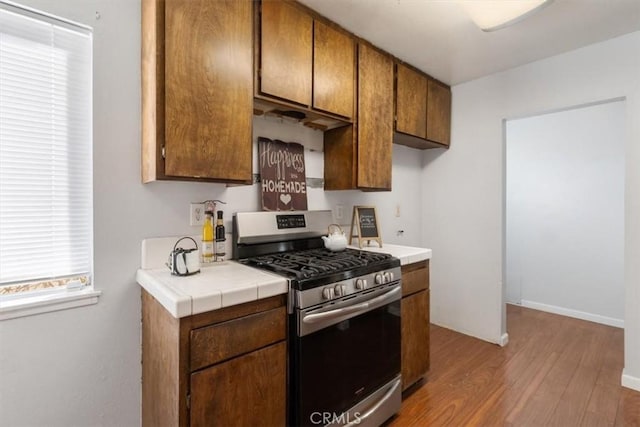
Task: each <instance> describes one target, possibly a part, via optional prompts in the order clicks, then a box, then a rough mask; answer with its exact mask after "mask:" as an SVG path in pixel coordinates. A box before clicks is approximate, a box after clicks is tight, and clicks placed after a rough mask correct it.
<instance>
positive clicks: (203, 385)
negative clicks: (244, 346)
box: [190, 341, 287, 427]
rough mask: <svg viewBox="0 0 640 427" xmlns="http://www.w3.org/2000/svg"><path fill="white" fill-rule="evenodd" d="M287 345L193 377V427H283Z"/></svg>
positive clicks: (254, 353) (274, 347)
mask: <svg viewBox="0 0 640 427" xmlns="http://www.w3.org/2000/svg"><path fill="white" fill-rule="evenodd" d="M286 357H287V355H286V344H285V342H284V341H283V342H280V343H278V344H274V345H271V346H269V347H265V348H263V349H261V350H256V351H253V352H251V353H248V354H246V355H244V356H241V357H237V358H235V359H231V360H229V361H227V362H224V363H220V364H218V365H215V366H212V367H210V368H207V369H204V370H201V371H198V372H195V373H193V374H191V416H190V419H191V424H190V425H191V427H200V426H258V425H259V426H279V427H281V426H284V425H285V422H286V371H285V366H286Z"/></svg>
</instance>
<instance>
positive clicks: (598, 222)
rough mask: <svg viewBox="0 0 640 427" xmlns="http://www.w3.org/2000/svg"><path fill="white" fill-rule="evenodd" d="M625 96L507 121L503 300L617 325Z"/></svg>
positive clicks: (620, 285)
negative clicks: (612, 100) (614, 99)
mask: <svg viewBox="0 0 640 427" xmlns="http://www.w3.org/2000/svg"><path fill="white" fill-rule="evenodd" d="M624 114H625V104H624V102H620V101H618V102H610V103H605V104H598V105H591V106H585V107H582V108H577V109H571V110H567V111H560V112H555V113H550V114H544V115H540V116H535V117H528V118H524V119H517V120H509V121H507V123H506V138H507V139H506V162H507V171H506V172H507V174H506V190H507V191H506V233H507V234H506V239H507V240H506V251H507V252H506V266H505V268H506V296H505V299H506V301H507V302H512V303H516V304H523V305H524V306H526V307H532V308H538V309H543V310H547V311H553V312H556V313H559V314H566V315H572V316H574V317H580V318H583V319H586V320H591V321H597V322H601V323H606V324H609V325H614V326H622V324H623V319H624Z"/></svg>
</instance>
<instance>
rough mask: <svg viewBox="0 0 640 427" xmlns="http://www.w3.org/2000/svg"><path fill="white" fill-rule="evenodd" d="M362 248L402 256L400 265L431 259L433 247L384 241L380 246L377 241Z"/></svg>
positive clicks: (353, 247)
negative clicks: (418, 246)
mask: <svg viewBox="0 0 640 427" xmlns="http://www.w3.org/2000/svg"><path fill="white" fill-rule="evenodd" d="M349 248H352V249H359V248H358V247H357V246H354V245H351V246H349ZM361 249H362V250H363V251H370V252H379V253H383V254H390V255H392V256H394V257H396V258H400V265H407V264H413V263H414V262H420V261H424V260H427V259H431V249H426V248H416V247H413V246H400V245H391V244H389V243H383V244H382V247H379V246H378V244H377V243H374V242H371V244H370V245H369V246H366V245H365V246H363V247H362V248H361Z"/></svg>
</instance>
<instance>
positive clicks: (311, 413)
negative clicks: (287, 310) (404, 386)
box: [290, 282, 402, 425]
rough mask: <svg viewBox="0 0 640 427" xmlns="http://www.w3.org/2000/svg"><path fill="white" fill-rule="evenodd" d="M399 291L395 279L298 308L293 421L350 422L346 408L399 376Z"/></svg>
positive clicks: (398, 283)
mask: <svg viewBox="0 0 640 427" xmlns="http://www.w3.org/2000/svg"><path fill="white" fill-rule="evenodd" d="M401 294H402V290H401V287H400V282H395V283H390V284H387V285H385V286H382V287H379V288H374V289H372V290H370V291H368V292H364V293H362V294H358V295H357V296H351V297H346V298H343V299H342V300H337V301H332V302H331V303H329V304H326V305H323V306H315V307H311V308H308V309H305V310H297V313H296V315H295V317H296V319H295V323H296V325H295V329H296V333H295V336H293V337H292V340H291V346H292V348H291V351H292V354H291V356H292V359H293V360H292V361H291V368H292V370H291V378H290V391H291V394H290V404H291V405H292V406H291V409H292V420H291V421H292V423H293V424H296V425H325V424H330V423H332V422H335V421H336V419H337V420H338V421H354V420H353V419H352V420H347V419H346V415H349V414H346V415H345V411H347V410H349V409H350V408H352V407H353V406H354V405H356V404H357V403H358V402H361V401H363V400H364V399H366V398H367V397H368V396H370V395H372V393H374V392H376V391H378V390H379V389H380V388H381V387H383V386H384V385H385V384H388V383H389V382H390V381H392V380H394V379H397V377H398V376H399V374H400V298H401ZM292 326H293V325H292ZM382 403H383V402H374V404H373V405H371V407H373V406H375V405H376V404H382ZM363 412H365V411H363ZM392 413H393V412H392ZM360 415H361V414H358V415H357V416H360ZM349 416H351V417H353V416H354V415H353V414H351V415H349ZM339 424H342V423H341V422H340V423H339Z"/></svg>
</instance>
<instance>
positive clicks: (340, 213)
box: [336, 205, 344, 221]
mask: <svg viewBox="0 0 640 427" xmlns="http://www.w3.org/2000/svg"><path fill="white" fill-rule="evenodd" d="M343 217H344V205H336V220H337V221H339V220H341V219H342V218H343Z"/></svg>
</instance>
